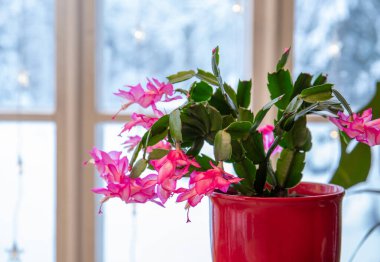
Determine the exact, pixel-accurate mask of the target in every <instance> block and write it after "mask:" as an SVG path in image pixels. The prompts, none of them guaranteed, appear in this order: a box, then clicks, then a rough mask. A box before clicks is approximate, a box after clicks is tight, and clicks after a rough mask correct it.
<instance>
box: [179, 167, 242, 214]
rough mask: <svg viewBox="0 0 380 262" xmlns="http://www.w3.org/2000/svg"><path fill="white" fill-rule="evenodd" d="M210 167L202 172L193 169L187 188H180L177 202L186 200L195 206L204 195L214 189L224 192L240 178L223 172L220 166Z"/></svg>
mask: <svg viewBox="0 0 380 262" xmlns="http://www.w3.org/2000/svg"><path fill="white" fill-rule="evenodd" d="M210 164H211V166H212V169H209V170H207V171H204V172H198V171H194V172H192V173H191V175H190V181H189V189H185V188H181V189H179V190H177V192H178V193H180V194H179V195H178V197H177V202H182V201H185V200H187V203H188V204H189V205H190V206H192V207H195V206H196V205H197V204H198V203H199V202H200V201H201V200H202V198H203V197H204V196H208V195H210V194H211V193H212V192H214V191H215V190H216V189H219V190H220V191H222V192H224V193H226V192H227V191H228V188H229V187H230V185H231V184H233V183H238V182H240V181H241V180H242V179H241V178H238V177H236V176H234V175H231V174H229V173H227V172H225V171H224V170H223V169H222V168H220V167H217V166H215V165H213V163H212V162H210Z"/></svg>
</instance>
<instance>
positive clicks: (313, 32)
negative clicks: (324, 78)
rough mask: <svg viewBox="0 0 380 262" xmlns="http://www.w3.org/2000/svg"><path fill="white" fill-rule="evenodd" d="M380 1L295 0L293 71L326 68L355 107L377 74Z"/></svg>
mask: <svg viewBox="0 0 380 262" xmlns="http://www.w3.org/2000/svg"><path fill="white" fill-rule="evenodd" d="M379 12H380V1H378V0H368V1H354V0H347V1H341V0H333V1H331V0H318V1H316V0H314V1H302V0H297V1H296V5H295V34H294V37H295V39H294V46H295V63H294V68H295V73H297V74H298V73H299V72H300V71H303V72H305V71H306V72H311V73H320V72H324V73H328V75H329V79H330V81H331V82H332V83H335V84H336V87H337V88H338V89H340V90H344V93H345V94H346V95H347V96H348V100H349V102H351V104H352V105H353V106H354V108H356V109H358V108H360V107H362V106H364V105H365V104H366V103H367V102H368V101H369V100H370V99H371V96H370V95H369V94H372V93H373V92H374V90H375V82H376V80H379V79H380V30H379V26H378V25H379V24H380V16H379V15H378V14H379Z"/></svg>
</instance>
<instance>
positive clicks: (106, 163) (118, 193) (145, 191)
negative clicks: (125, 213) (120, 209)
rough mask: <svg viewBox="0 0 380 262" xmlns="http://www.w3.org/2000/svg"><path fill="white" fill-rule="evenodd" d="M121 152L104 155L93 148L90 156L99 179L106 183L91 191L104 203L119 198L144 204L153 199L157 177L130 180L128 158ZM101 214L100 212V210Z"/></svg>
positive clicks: (150, 176)
mask: <svg viewBox="0 0 380 262" xmlns="http://www.w3.org/2000/svg"><path fill="white" fill-rule="evenodd" d="M121 154H122V152H117V151H112V152H109V153H106V152H104V151H101V150H98V149H97V148H94V149H93V150H92V151H91V152H90V155H91V156H92V161H93V163H94V165H95V167H96V169H97V170H98V172H99V174H100V177H101V178H103V180H104V181H105V182H106V183H107V186H106V187H103V188H94V189H93V190H92V191H93V192H94V193H97V194H102V195H103V196H104V198H103V200H102V201H101V202H102V203H104V202H105V201H107V200H108V199H110V198H114V197H117V198H120V199H121V200H123V201H124V202H125V203H146V202H147V201H152V202H155V203H157V204H160V203H159V202H158V201H156V200H155V199H156V198H157V194H156V192H155V187H156V184H157V175H156V174H150V175H148V176H145V177H144V178H132V177H131V176H130V174H129V165H128V162H129V161H128V158H127V157H122V156H121ZM100 212H101V210H100Z"/></svg>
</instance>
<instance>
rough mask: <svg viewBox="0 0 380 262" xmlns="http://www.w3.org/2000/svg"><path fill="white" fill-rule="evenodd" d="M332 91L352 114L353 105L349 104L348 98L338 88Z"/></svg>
mask: <svg viewBox="0 0 380 262" xmlns="http://www.w3.org/2000/svg"><path fill="white" fill-rule="evenodd" d="M332 92H333V94H334V96H335V97H336V98H337V99H338V100H339V102H341V103H342V105H343V106H344V108H345V109H346V110H347V111H348V113H349V114H350V115H352V114H353V112H352V109H351V107H350V104H349V103H348V102H347V100H346V99H345V98H344V97H343V96H342V95H341V93H339V92H338V90H336V89H333V90H332Z"/></svg>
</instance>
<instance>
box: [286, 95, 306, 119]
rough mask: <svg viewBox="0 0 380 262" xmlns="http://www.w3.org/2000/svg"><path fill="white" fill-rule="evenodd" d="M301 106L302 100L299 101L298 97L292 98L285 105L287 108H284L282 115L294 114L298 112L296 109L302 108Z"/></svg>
mask: <svg viewBox="0 0 380 262" xmlns="http://www.w3.org/2000/svg"><path fill="white" fill-rule="evenodd" d="M302 104H303V101H302V99H300V98H299V97H298V96H296V97H294V98H293V99H292V100H291V101H290V103H289V104H288V105H287V107H286V108H285V110H284V112H283V114H284V115H285V114H290V113H292V114H294V113H295V112H297V111H298V109H299V108H300V107H301V106H302Z"/></svg>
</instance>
